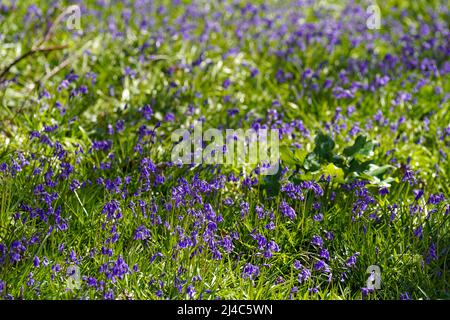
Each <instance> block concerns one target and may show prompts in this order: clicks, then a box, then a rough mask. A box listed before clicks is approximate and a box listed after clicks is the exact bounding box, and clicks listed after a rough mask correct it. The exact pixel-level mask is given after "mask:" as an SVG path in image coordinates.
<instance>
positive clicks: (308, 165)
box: [303, 152, 320, 171]
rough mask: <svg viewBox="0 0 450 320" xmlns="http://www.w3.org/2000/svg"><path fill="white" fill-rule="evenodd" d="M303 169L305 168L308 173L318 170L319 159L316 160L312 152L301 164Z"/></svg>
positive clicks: (316, 157)
mask: <svg viewBox="0 0 450 320" xmlns="http://www.w3.org/2000/svg"><path fill="white" fill-rule="evenodd" d="M303 167H304V168H305V170H308V171H317V170H319V169H320V162H319V158H318V156H317V154H316V153H314V152H311V153H309V154H308V155H307V156H306V158H305V161H304V162H303Z"/></svg>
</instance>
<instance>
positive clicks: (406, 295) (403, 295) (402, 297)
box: [400, 292, 411, 300]
mask: <svg viewBox="0 0 450 320" xmlns="http://www.w3.org/2000/svg"><path fill="white" fill-rule="evenodd" d="M400 300H411V298H410V297H409V294H408V292H405V293H400Z"/></svg>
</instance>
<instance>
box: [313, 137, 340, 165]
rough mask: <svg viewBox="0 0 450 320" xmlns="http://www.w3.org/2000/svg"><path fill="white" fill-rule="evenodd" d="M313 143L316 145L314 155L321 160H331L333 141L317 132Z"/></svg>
mask: <svg viewBox="0 0 450 320" xmlns="http://www.w3.org/2000/svg"><path fill="white" fill-rule="evenodd" d="M314 143H315V144H316V146H315V148H314V153H316V154H317V155H319V157H320V158H322V159H327V160H331V158H332V157H333V153H332V151H333V149H334V146H335V143H334V141H333V139H332V138H331V137H330V136H329V135H327V134H324V133H322V132H319V133H318V134H317V135H316V138H315V139H314Z"/></svg>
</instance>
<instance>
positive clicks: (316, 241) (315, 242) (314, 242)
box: [311, 236, 323, 248]
mask: <svg viewBox="0 0 450 320" xmlns="http://www.w3.org/2000/svg"><path fill="white" fill-rule="evenodd" d="M311 244H312V245H313V246H316V247H319V248H322V246H323V240H322V238H321V237H320V236H313V237H312V240H311Z"/></svg>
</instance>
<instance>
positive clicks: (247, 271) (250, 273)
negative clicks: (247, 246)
mask: <svg viewBox="0 0 450 320" xmlns="http://www.w3.org/2000/svg"><path fill="white" fill-rule="evenodd" d="M258 276H259V267H258V266H255V265H253V264H251V263H247V264H246V265H245V266H244V269H243V270H242V278H243V279H247V278H249V279H250V280H254V279H255V278H256V277H258Z"/></svg>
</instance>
